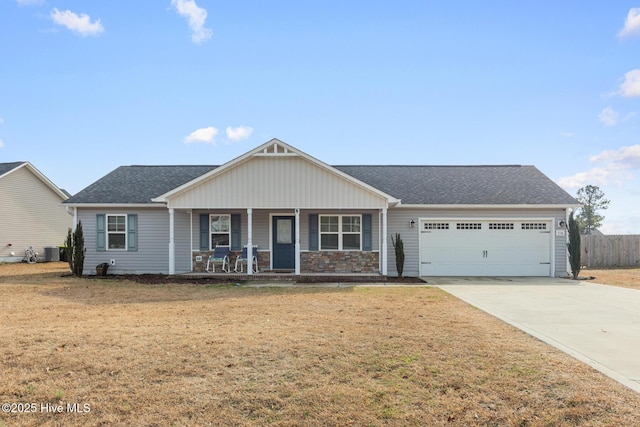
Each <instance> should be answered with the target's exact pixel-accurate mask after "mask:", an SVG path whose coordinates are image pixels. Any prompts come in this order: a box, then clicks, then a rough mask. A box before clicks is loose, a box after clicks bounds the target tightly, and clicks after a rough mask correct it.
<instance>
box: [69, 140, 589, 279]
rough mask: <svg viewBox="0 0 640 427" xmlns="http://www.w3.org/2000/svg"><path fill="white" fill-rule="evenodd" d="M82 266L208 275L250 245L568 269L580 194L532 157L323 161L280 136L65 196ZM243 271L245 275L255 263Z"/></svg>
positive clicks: (422, 262) (364, 264)
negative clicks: (572, 218)
mask: <svg viewBox="0 0 640 427" xmlns="http://www.w3.org/2000/svg"><path fill="white" fill-rule="evenodd" d="M65 205H67V206H69V207H70V208H72V210H73V212H74V221H75V222H77V221H82V225H83V230H84V238H85V247H86V250H87V251H86V260H85V273H86V274H90V273H91V272H92V270H93V269H94V268H95V266H96V265H97V264H99V263H103V262H110V263H111V265H112V266H111V267H110V269H109V272H110V273H111V272H114V273H168V274H178V273H186V272H191V271H204V269H205V267H206V263H207V259H208V257H209V255H210V254H211V253H212V252H213V250H214V248H215V246H216V245H229V246H230V247H231V251H232V257H231V258H232V262H233V259H234V258H233V255H236V254H239V253H240V252H241V250H242V248H243V246H247V247H249V248H252V247H253V246H254V245H257V257H258V269H259V271H278V272H282V271H289V272H291V273H294V274H314V273H342V274H349V273H371V274H381V275H396V274H397V272H396V264H395V253H394V249H393V244H392V238H391V237H392V236H396V234H397V235H400V237H401V239H402V241H403V243H404V252H405V264H404V275H406V276H470V275H473V276H476V275H479V276H489V275H490V276H566V275H567V271H568V262H567V249H566V244H567V233H566V231H565V224H566V221H567V217H568V211H569V210H570V209H571V208H574V207H576V206H578V202H577V201H576V200H575V199H574V198H573V197H571V196H570V195H569V194H568V193H566V192H565V191H564V190H562V189H561V188H560V187H559V186H558V185H556V184H555V183H554V182H553V181H552V180H551V179H549V178H548V177H546V176H545V175H544V174H542V173H541V172H540V171H539V170H538V169H536V168H535V167H533V166H519V165H511V166H330V165H328V164H325V163H323V162H322V161H320V160H318V159H315V158H313V157H312V156H310V155H308V154H306V153H304V152H302V151H300V150H298V149H296V148H295V147H293V146H291V145H288V144H286V143H284V142H282V141H280V140H278V139H272V140H270V141H268V142H266V143H265V144H263V145H261V146H259V147H257V148H255V149H253V150H251V151H249V152H247V153H245V154H243V155H242V156H240V157H238V158H236V159H233V160H231V161H229V162H227V163H225V164H223V165H220V166H122V167H119V168H117V169H116V170H114V171H113V172H111V173H109V174H108V175H106V176H105V177H103V178H101V179H99V180H98V181H96V182H95V183H93V184H91V185H90V186H88V187H87V188H85V189H84V190H82V191H80V192H79V193H78V194H76V195H75V196H73V197H71V198H69V199H68V200H67V201H65ZM248 273H249V274H252V273H253V271H252V269H251V267H249V269H248Z"/></svg>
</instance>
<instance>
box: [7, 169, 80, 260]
mask: <svg viewBox="0 0 640 427" xmlns="http://www.w3.org/2000/svg"><path fill="white" fill-rule="evenodd" d="M63 201H64V200H63V199H62V198H61V197H60V195H59V194H56V193H55V192H54V191H53V190H52V189H51V188H50V187H49V186H47V185H46V184H45V183H44V182H42V180H40V178H38V177H37V176H36V175H34V174H33V173H32V172H31V171H30V170H29V169H28V168H27V167H21V168H20V169H17V170H14V171H12V172H11V173H8V174H7V175H5V176H4V177H3V178H2V179H0V238H1V239H2V241H0V258H5V257H6V258H10V257H11V252H15V257H16V258H18V260H20V259H22V257H23V256H24V251H25V249H27V248H28V247H29V246H33V247H34V248H35V250H36V252H38V253H39V254H40V256H42V257H43V256H44V248H45V247H49V246H55V247H58V246H62V245H64V242H65V239H66V237H67V231H68V229H69V227H71V225H72V222H73V217H72V216H71V215H70V214H68V213H67V210H66V208H65V207H64V206H63V205H62V202H63ZM9 244H11V246H9Z"/></svg>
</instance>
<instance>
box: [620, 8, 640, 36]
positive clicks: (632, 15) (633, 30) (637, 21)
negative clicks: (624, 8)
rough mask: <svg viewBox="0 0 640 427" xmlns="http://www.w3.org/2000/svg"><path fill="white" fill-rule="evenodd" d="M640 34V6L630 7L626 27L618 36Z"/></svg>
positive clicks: (625, 22)
mask: <svg viewBox="0 0 640 427" xmlns="http://www.w3.org/2000/svg"><path fill="white" fill-rule="evenodd" d="M634 35H640V7H635V8H632V9H629V13H628V14H627V19H625V20H624V27H623V28H622V29H621V30H620V32H618V37H628V36H634Z"/></svg>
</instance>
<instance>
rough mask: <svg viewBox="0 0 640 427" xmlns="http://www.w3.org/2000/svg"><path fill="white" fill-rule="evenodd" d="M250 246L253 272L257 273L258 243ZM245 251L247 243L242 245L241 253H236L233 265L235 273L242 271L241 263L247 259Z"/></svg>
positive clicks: (244, 262)
mask: <svg viewBox="0 0 640 427" xmlns="http://www.w3.org/2000/svg"><path fill="white" fill-rule="evenodd" d="M252 248H253V250H252V252H251V254H252V258H253V272H254V273H257V272H258V245H253V246H252ZM247 252H248V250H247V245H244V247H243V248H242V255H238V256H237V257H236V265H235V267H234V270H235V272H236V273H242V272H243V271H244V270H243V265H244V264H246V263H247V262H248V261H249V260H248V258H249V257H248V255H247Z"/></svg>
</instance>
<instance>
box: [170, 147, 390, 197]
mask: <svg viewBox="0 0 640 427" xmlns="http://www.w3.org/2000/svg"><path fill="white" fill-rule="evenodd" d="M386 205H387V201H386V199H385V198H384V197H382V196H381V195H380V194H377V193H374V192H373V191H370V190H368V189H366V188H364V187H363V186H360V185H358V184H356V183H354V182H353V181H351V180H349V179H347V178H344V177H342V176H340V175H338V174H336V173H332V172H329V171H328V170H326V169H324V168H321V167H319V166H318V165H315V164H312V163H311V162H309V161H307V160H305V159H303V158H301V157H295V156H282V157H278V156H265V157H260V156H257V157H253V158H251V159H250V160H248V161H246V162H244V163H242V164H240V165H237V166H235V167H233V168H230V169H229V170H227V171H224V172H222V173H220V174H219V175H215V176H214V178H212V179H209V180H208V181H205V182H202V183H200V184H199V185H197V186H196V187H194V188H191V189H190V190H189V191H185V192H184V193H181V194H178V195H177V196H175V197H172V198H171V199H170V201H169V207H173V208H194V209H207V208H215V207H219V208H225V209H243V208H247V207H251V208H255V209H260V208H262V209H267V208H268V209H274V210H275V209H287V208H289V209H294V208H300V209H314V208H315V209H318V208H334V209H339V208H343V209H350V208H361V209H365V208H368V209H376V208H380V209H381V208H384V207H386Z"/></svg>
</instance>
